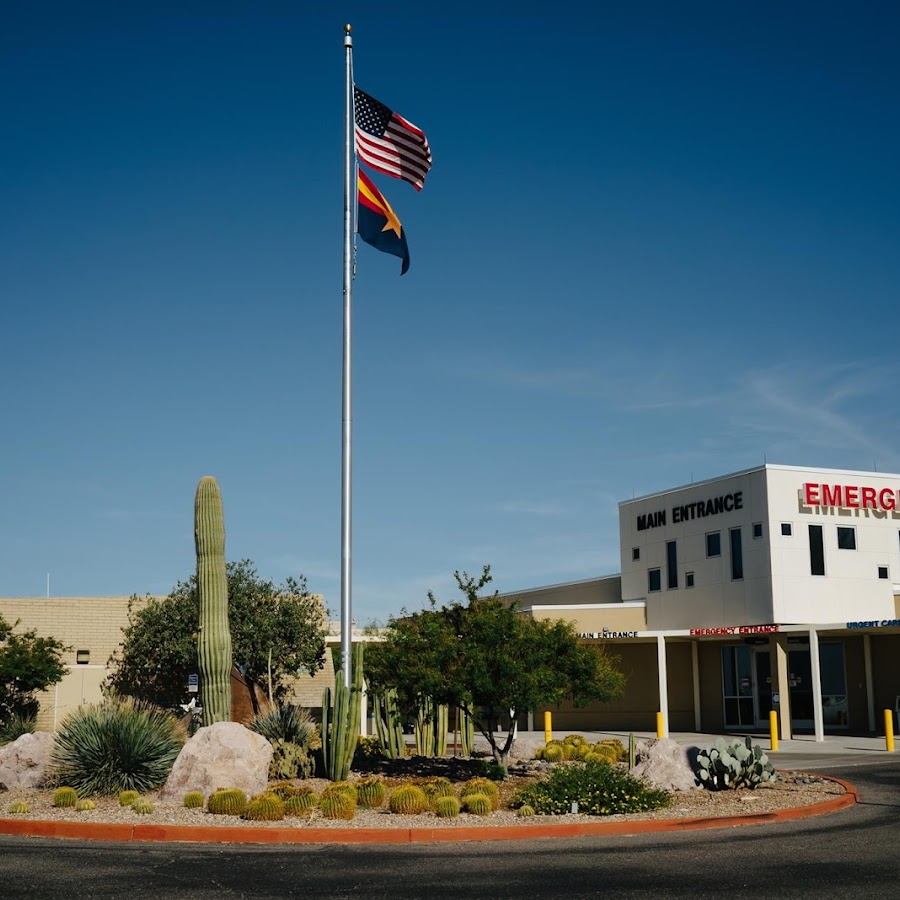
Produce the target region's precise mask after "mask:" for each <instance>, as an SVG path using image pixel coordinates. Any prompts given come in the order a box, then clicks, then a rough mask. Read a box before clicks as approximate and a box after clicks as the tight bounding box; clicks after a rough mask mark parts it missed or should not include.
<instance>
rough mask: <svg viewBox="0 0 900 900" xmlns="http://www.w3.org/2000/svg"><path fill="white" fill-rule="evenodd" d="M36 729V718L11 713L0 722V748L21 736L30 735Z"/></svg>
mask: <svg viewBox="0 0 900 900" xmlns="http://www.w3.org/2000/svg"><path fill="white" fill-rule="evenodd" d="M35 728H37V716H29V715H20V714H19V713H12V714H11V715H10V716H9V717H8V718H7V719H4V720H3V721H2V722H0V747H2V746H3V744H10V743H12V742H13V741H15V740H17V739H18V738H20V737H22V735H23V734H32V733H33V732H34V729H35Z"/></svg>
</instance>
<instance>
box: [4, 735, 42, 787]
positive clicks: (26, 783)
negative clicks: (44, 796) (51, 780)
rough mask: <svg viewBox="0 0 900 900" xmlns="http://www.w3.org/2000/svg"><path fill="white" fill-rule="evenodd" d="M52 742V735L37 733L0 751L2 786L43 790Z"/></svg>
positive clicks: (17, 739)
mask: <svg viewBox="0 0 900 900" xmlns="http://www.w3.org/2000/svg"><path fill="white" fill-rule="evenodd" d="M53 740H54V737H53V735H52V734H51V733H50V732H49V731H35V732H34V734H23V735H22V736H21V737H18V738H16V739H15V740H14V741H12V742H11V743H9V744H7V745H6V746H5V747H0V784H3V785H6V787H7V788H9V789H12V788H17V787H19V788H40V787H43V786H44V783H45V782H46V780H47V767H48V766H49V764H50V750H51V748H52V747H53Z"/></svg>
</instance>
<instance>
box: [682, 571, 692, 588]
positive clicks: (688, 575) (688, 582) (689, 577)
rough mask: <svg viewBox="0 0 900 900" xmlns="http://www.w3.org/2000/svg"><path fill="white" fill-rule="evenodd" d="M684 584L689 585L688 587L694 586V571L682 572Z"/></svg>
mask: <svg viewBox="0 0 900 900" xmlns="http://www.w3.org/2000/svg"><path fill="white" fill-rule="evenodd" d="M684 586H685V587H689V588H691V587H693V586H694V573H693V572H685V573H684Z"/></svg>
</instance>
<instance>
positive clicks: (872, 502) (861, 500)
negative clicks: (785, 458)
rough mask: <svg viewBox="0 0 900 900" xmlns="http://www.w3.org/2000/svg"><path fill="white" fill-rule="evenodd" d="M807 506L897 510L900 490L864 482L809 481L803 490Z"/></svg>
mask: <svg viewBox="0 0 900 900" xmlns="http://www.w3.org/2000/svg"><path fill="white" fill-rule="evenodd" d="M801 493H802V496H803V503H804V505H805V506H819V507H837V508H839V509H874V510H879V511H881V512H895V511H896V510H897V509H898V507H900V497H898V494H900V491H896V490H894V489H893V488H874V487H869V486H867V485H864V484H820V483H818V482H815V481H808V482H806V484H804V485H803V489H802V491H801Z"/></svg>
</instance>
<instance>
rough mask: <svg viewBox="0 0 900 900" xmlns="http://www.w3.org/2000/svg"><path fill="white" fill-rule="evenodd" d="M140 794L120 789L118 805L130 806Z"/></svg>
mask: <svg viewBox="0 0 900 900" xmlns="http://www.w3.org/2000/svg"><path fill="white" fill-rule="evenodd" d="M140 796H141V795H140V794H139V793H138V792H137V791H122V793H121V794H119V806H131V804H132V803H134V801H135V800H137V798H138V797H140Z"/></svg>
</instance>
